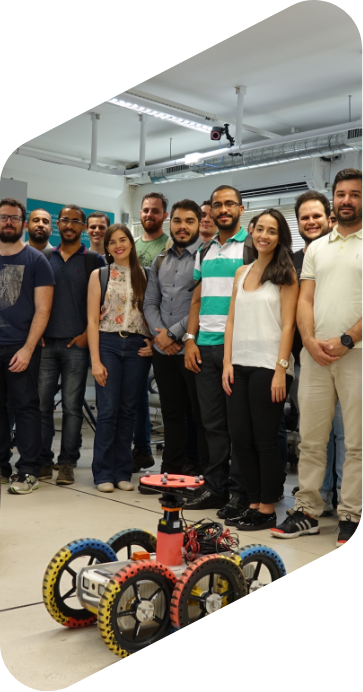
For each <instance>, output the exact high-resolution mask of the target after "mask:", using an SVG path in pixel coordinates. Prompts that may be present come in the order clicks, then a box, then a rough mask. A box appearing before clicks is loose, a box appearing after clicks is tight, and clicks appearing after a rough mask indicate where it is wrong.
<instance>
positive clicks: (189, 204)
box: [170, 199, 202, 223]
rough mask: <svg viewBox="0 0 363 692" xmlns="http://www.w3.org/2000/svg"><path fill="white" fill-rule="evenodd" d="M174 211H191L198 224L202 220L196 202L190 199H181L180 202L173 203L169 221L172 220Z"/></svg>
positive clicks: (200, 211)
mask: <svg viewBox="0 0 363 692" xmlns="http://www.w3.org/2000/svg"><path fill="white" fill-rule="evenodd" d="M176 209H186V211H192V212H194V214H195V215H196V217H197V219H198V221H199V223H200V221H201V218H202V210H201V208H200V206H199V204H197V203H196V202H194V201H193V200H192V199H182V200H181V202H175V203H174V204H173V206H172V208H171V212H170V221H171V220H172V218H173V216H174V213H175V211H176Z"/></svg>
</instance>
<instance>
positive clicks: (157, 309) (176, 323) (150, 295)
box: [144, 237, 202, 355]
mask: <svg viewBox="0 0 363 692" xmlns="http://www.w3.org/2000/svg"><path fill="white" fill-rule="evenodd" d="M201 244H202V240H201V238H199V237H198V239H197V240H196V241H195V243H193V244H192V245H189V246H188V247H186V248H183V250H182V253H181V255H179V253H178V251H177V249H176V247H175V245H174V244H173V245H172V246H171V248H170V249H169V250H168V254H167V255H166V257H165V259H164V261H163V263H162V265H161V266H160V269H159V273H158V272H157V258H156V259H155V260H154V262H153V264H152V266H151V269H150V271H149V279H148V284H147V288H146V293H145V299H144V315H145V317H146V321H147V323H148V325H149V329H150V331H151V333H152V334H153V335H154V336H157V335H158V334H159V332H157V331H156V329H165V328H166V329H168V330H170V331H171V332H172V333H173V334H174V336H175V337H176V338H177V339H181V337H182V336H183V334H184V333H185V332H186V331H187V326H188V317H189V308H190V303H191V300H192V296H193V291H190V292H189V291H188V289H189V288H192V287H193V285H194V282H193V270H194V263H195V256H196V254H197V251H198V249H199V247H200V246H201ZM155 348H156V349H157V350H158V351H159V353H163V351H160V349H159V348H158V347H157V346H156V344H155ZM183 353H184V349H182V350H181V351H179V353H178V355H182V354H183Z"/></svg>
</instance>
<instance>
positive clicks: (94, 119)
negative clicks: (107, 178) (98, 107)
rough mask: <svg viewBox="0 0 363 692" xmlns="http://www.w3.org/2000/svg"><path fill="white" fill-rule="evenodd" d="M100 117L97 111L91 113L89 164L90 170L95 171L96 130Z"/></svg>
mask: <svg viewBox="0 0 363 692" xmlns="http://www.w3.org/2000/svg"><path fill="white" fill-rule="evenodd" d="M99 119H100V115H99V114H98V113H91V120H92V142H91V163H90V165H89V169H90V171H95V170H96V169H97V141H98V131H97V125H98V121H99Z"/></svg>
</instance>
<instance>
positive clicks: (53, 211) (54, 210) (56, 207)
mask: <svg viewBox="0 0 363 692" xmlns="http://www.w3.org/2000/svg"><path fill="white" fill-rule="evenodd" d="M63 207H64V204H57V203H56V202H44V200H41V199H30V198H29V197H28V199H27V203H26V211H27V218H28V216H29V214H30V212H32V211H33V210H34V209H39V208H41V209H45V211H47V212H48V213H49V214H50V215H51V217H52V226H53V230H52V235H51V236H50V238H49V242H50V243H51V244H52V245H54V246H56V245H59V243H60V240H61V239H60V235H59V231H58V228H57V223H56V222H57V221H58V214H59V212H60V210H61V209H62V208H63ZM82 209H83V210H84V212H85V214H86V217H88V216H89V215H90V214H92V212H93V211H103V212H104V213H105V214H107V215H108V216H109V218H110V221H111V223H115V215H114V214H113V213H112V212H109V211H106V212H105V210H104V209H86V207H82ZM28 238H29V235H28V233H27V232H26V233H25V240H28ZM82 243H84V244H85V246H86V247H89V246H90V242H89V237H88V234H87V233H86V231H84V232H83V233H82Z"/></svg>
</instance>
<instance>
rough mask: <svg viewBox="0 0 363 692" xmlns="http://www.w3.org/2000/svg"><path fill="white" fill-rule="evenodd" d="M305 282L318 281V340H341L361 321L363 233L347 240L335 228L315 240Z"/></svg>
mask: <svg viewBox="0 0 363 692" xmlns="http://www.w3.org/2000/svg"><path fill="white" fill-rule="evenodd" d="M303 280H313V281H315V293H314V336H315V338H316V339H322V340H324V341H325V340H327V339H333V338H336V337H340V336H342V334H344V333H345V332H346V331H348V330H349V329H350V328H351V327H353V326H354V325H355V324H356V323H357V322H358V321H359V320H360V319H361V317H362V230H360V231H357V232H356V233H351V234H350V235H348V236H347V237H346V238H344V236H341V235H340V233H338V226H335V227H334V229H333V230H332V232H331V233H329V235H325V236H323V237H322V238H318V239H317V240H314V242H313V243H311V245H309V247H308V249H307V251H306V253H305V259H304V264H303V268H302V272H301V281H303ZM354 348H362V342H361V341H358V342H357V343H356V344H355V345H354Z"/></svg>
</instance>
